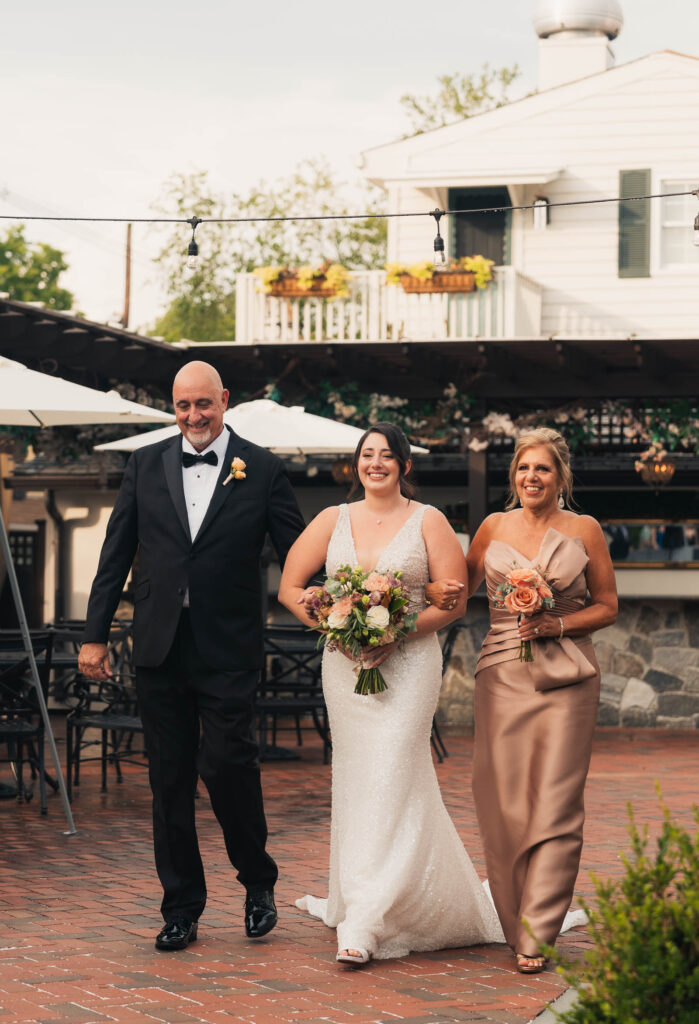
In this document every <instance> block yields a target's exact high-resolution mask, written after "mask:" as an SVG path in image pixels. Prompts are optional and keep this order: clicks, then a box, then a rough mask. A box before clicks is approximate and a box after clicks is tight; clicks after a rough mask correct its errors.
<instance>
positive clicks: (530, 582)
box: [507, 569, 541, 587]
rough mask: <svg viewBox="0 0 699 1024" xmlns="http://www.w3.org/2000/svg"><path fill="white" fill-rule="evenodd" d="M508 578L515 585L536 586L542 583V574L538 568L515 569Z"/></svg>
mask: <svg viewBox="0 0 699 1024" xmlns="http://www.w3.org/2000/svg"><path fill="white" fill-rule="evenodd" d="M507 579H508V581H509V582H510V583H511V584H512V586H513V587H536V586H537V585H538V584H539V583H541V575H540V574H539V573H538V572H537V571H536V569H513V570H512V572H511V573H508V575H507Z"/></svg>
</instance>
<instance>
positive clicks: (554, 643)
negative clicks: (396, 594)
mask: <svg viewBox="0 0 699 1024" xmlns="http://www.w3.org/2000/svg"><path fill="white" fill-rule="evenodd" d="M588 561H589V559H588V555H587V552H586V550H585V545H584V543H583V541H582V539H581V538H580V537H568V536H566V535H565V534H564V533H561V532H560V530H556V529H555V528H554V527H553V526H551V527H549V529H548V530H547V531H546V533H545V534H544V537H543V539H542V541H541V544H540V546H539V550H538V552H537V554H536V555H535V556H534V558H531V559H530V558H527V557H526V555H524V554H522V552H521V551H519V550H518V549H517V548H515V547H513V546H512V545H511V544H508V543H507V542H506V541H501V540H492V541H491V542H490V544H489V545H488V548H487V550H486V553H485V580H486V587H487V591H488V605H489V608H490V630H489V632H488V634H487V636H486V638H485V640H484V641H483V646H482V648H481V653H480V656H479V658H478V663H477V665H476V674H477V673H478V672H481V671H483V669H485V668H489V667H490V666H491V665H497V664H500V663H501V662H504V661H514V660H519V653H520V637H519V632H518V627H517V616H516V615H513V614H512V613H511V612H508V611H507V610H506V609H504V608H496V607H495V606H494V603H493V602H494V598H495V592H496V590H497V587H498V586H499V584H501V583H503V582H504V580H505V579H506V577H507V575H508V573H510V572H511V571H512V570H513V569H528V568H532V569H537V570H538V571H539V572H540V573H541V574H542V575H543V576H544V577H545V579H546V582H547V583H548V585H549V587H550V588H551V590H552V591H553V597H554V607H553V609H552V611H551V614H553V615H559V616H565V615H570V614H571V613H573V612H577V611H580V609H581V608H584V606H585V600H586V597H587V581H586V578H585V569H586V568H587V563H588ZM590 646H591V641H590V638H589V636H582V637H563V638H562V639H560V640H559V639H558V638H550V637H549V638H545V639H541V640H534V641H532V652H533V654H534V662H533V663H528V664H529V665H530V671H531V673H532V676H533V677H538V678H540V679H541V677H542V676H549V677H551V678H552V679H553V678H556V679H558V680H560V685H562V686H566V685H570V684H571V683H574V682H579V681H580V680H582V679H585V678H589V677H590V676H591V675H592V674H594V672H595V671H596V669H595V666H593V665H592V664H591V663H590V661H589V659H588V658H587V657H586V656H585V653H584V652H585V651H586V650H589V648H590Z"/></svg>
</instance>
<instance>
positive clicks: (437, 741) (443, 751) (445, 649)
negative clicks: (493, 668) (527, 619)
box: [430, 622, 468, 764]
mask: <svg viewBox="0 0 699 1024" xmlns="http://www.w3.org/2000/svg"><path fill="white" fill-rule="evenodd" d="M464 629H468V626H467V625H466V623H465V622H453V623H452V624H451V626H450V627H449V629H448V630H447V633H446V636H445V638H444V643H443V644H442V679H443V678H444V674H445V672H446V671H447V669H448V668H449V664H450V662H451V657H452V654H453V653H454V644H455V643H456V638H457V637H458V635H459V633H460V632H461V630H464ZM430 742H431V743H432V749H433V750H434V752H435V754H436V755H437V760H438V761H439V763H440V764H441V763H442V761H443V760H444V758H445V757H449V751H448V750H447V748H446V746H445V744H444V740H443V739H442V737H441V734H440V732H439V725H438V724H437V717H436V715H435V717H434V718H433V719H432V734H431V736H430Z"/></svg>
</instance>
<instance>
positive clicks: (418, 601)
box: [325, 504, 430, 611]
mask: <svg viewBox="0 0 699 1024" xmlns="http://www.w3.org/2000/svg"><path fill="white" fill-rule="evenodd" d="M429 507H430V506H429V505H420V506H419V507H418V508H416V509H415V511H414V512H413V514H412V515H411V516H410V517H409V518H408V519H407V520H406V521H405V522H404V523H403V525H402V526H401V527H400V529H399V530H398V531H397V532H396V533H394V535H393V537H391V539H390V540H389V542H388V544H386V545H385V547H384V548H383V550H382V551H381V552H380V554H379V557H378V559H377V561H376V566H375V567H374V569H373V570H372V571H375V572H388V570H393V571H394V572H395V571H397V570H401V571H402V573H403V579H404V580H405V582H406V584H407V586H408V587H409V588H410V604H409V608H410V611H421V610H422V609H423V608H424V607H425V600H424V590H425V585H426V584H427V583H428V581H429V565H428V559H427V549H426V548H425V542H424V540H423V537H422V519H423V516H424V514H425V510H426V509H427V508H429ZM357 564H358V559H357V551H356V547H355V542H354V536H353V534H352V522H351V519H350V513H349V505H347V504H344V505H340V511H339V513H338V517H337V522H336V523H335V529H334V530H333V533H332V537H331V538H330V543H329V544H328V553H327V557H326V563H325V569H326V572H327V574H328V575H329V576H331V575H332V574H333V573H335V572H337V570H338V569H339V567H340V566H341V565H351V566H353V567H354V566H356V565H357ZM362 568H363V569H365V570H366V571H369V569H370V567H369V566H362Z"/></svg>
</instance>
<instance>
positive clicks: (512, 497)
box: [505, 427, 573, 511]
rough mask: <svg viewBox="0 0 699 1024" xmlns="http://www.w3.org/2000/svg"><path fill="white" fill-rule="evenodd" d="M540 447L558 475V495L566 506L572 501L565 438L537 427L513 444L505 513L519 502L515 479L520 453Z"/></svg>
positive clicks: (568, 457) (570, 477)
mask: <svg viewBox="0 0 699 1024" xmlns="http://www.w3.org/2000/svg"><path fill="white" fill-rule="evenodd" d="M540 445H545V446H546V447H547V448H548V449H549V451H550V452H551V455H552V456H553V463H554V466H555V467H556V473H557V474H558V482H559V493H560V494H562V495H563V500H564V502H565V504H566V505H570V504H571V502H572V500H573V474H572V472H571V468H570V449H569V447H568V445H567V443H566V440H565V438H564V437H563V436H562V435H561V434H559V433H558V431H557V430H551V428H550V427H537V428H536V429H535V430H528V431H527V432H526V433H525V434H520V436H519V437H518V438H517V441H516V443H515V450H514V452H513V453H512V461H511V462H510V491H509V494H508V496H507V504H506V505H505V510H506V511H509V510H510V509H511V508H514V507H515V505H516V504H517V502H518V501H519V498H518V496H517V488H516V486H515V477H516V474H517V466H518V465H519V460H520V459H521V457H522V453H523V452H525V451H526V450H527V449H528V448H537V447H539V446H540Z"/></svg>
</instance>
